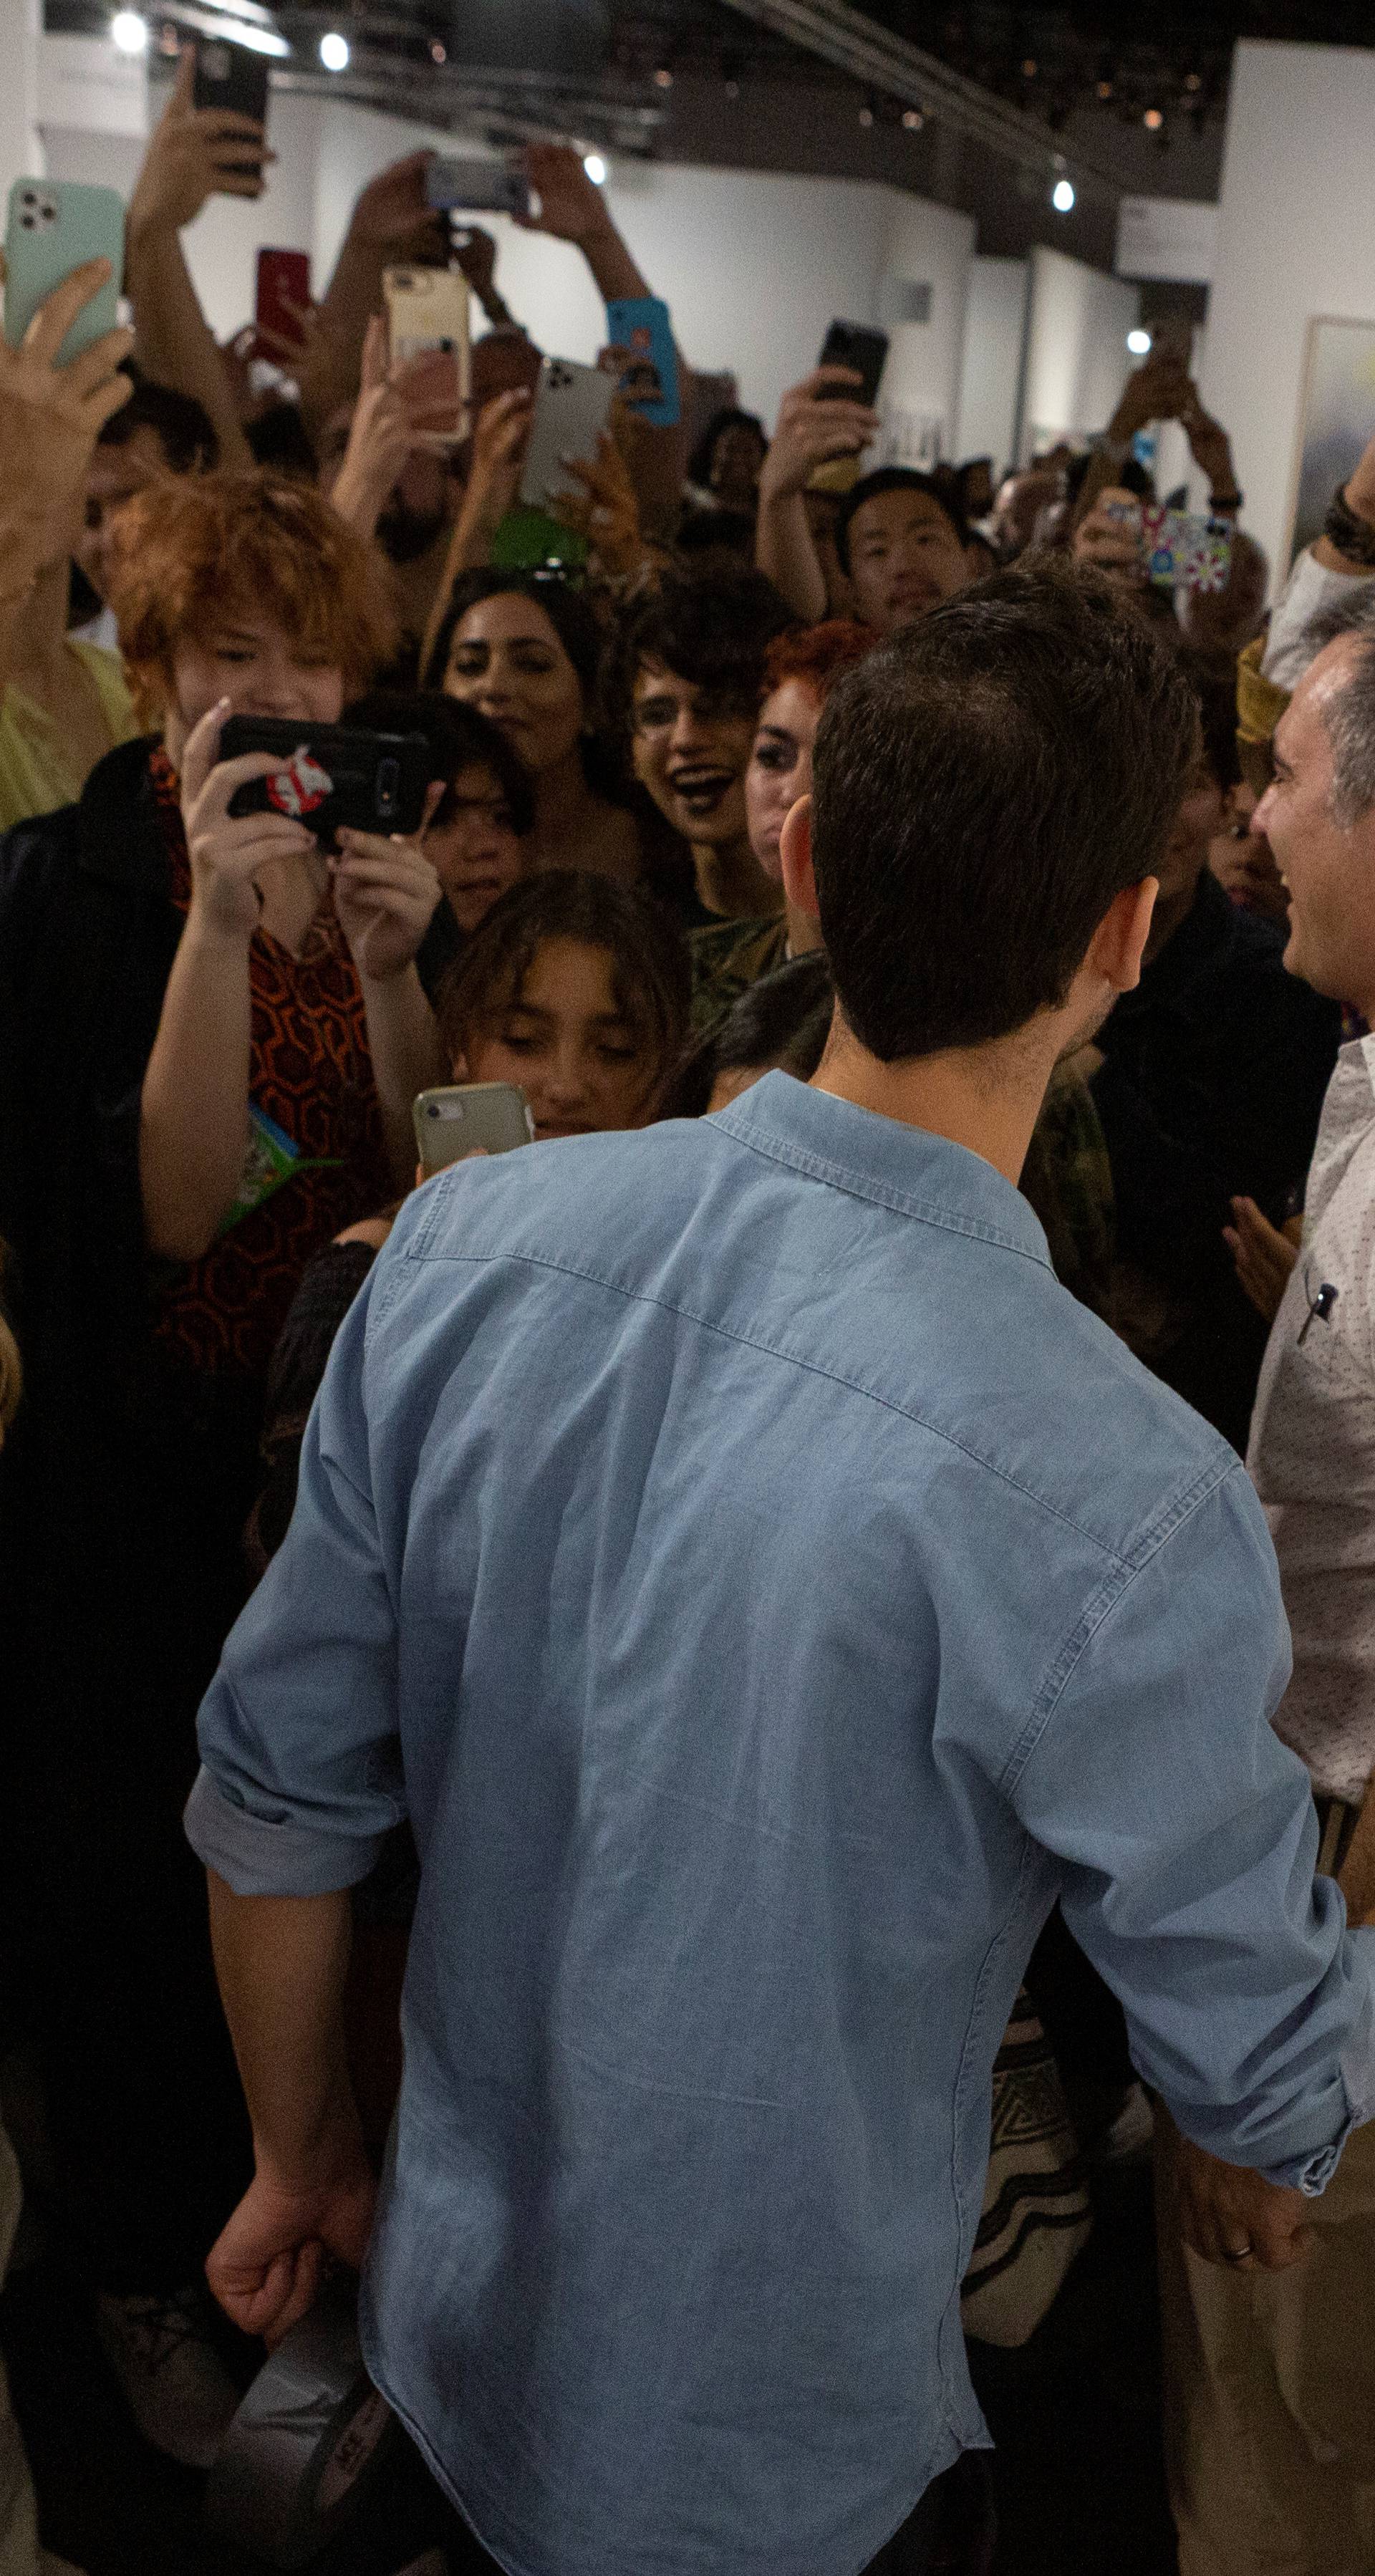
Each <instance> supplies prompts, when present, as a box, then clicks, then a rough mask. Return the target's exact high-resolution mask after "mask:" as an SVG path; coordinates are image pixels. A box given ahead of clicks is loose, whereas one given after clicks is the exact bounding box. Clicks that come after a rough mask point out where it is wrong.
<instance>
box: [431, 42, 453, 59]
mask: <svg viewBox="0 0 1375 2576" xmlns="http://www.w3.org/2000/svg"><path fill="white" fill-rule="evenodd" d="M448 59H449V48H448V46H447V45H441V43H440V41H439V38H438V36H436V37H435V40H434V42H433V44H432V45H431V47H430V60H431V62H432V63H447V61H448Z"/></svg>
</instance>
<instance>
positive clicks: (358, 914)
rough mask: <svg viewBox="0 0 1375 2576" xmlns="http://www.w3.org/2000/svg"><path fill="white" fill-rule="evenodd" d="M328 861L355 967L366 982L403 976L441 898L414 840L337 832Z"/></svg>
mask: <svg viewBox="0 0 1375 2576" xmlns="http://www.w3.org/2000/svg"><path fill="white" fill-rule="evenodd" d="M339 853H340V854H339V857H338V858H337V859H335V860H333V861H332V862H331V874H332V876H333V879H334V909H335V911H336V913H337V914H338V916H339V927H340V929H341V930H342V931H343V934H344V937H345V938H346V940H347V941H348V944H349V948H350V950H351V952H352V956H353V962H354V965H355V966H356V967H357V969H358V972H359V975H360V976H361V977H362V978H363V980H364V981H365V982H366V983H369V984H388V983H390V982H391V979H392V977H393V976H394V975H401V974H404V973H405V970H406V968H407V967H408V966H409V965H410V964H411V963H412V961H413V959H414V957H415V954H416V951H417V949H418V948H419V946H420V943H421V941H422V940H423V938H424V936H425V933H426V931H427V930H428V929H429V926H430V922H431V920H432V919H433V917H434V909H435V906H436V904H437V903H438V902H439V898H440V884H439V879H438V877H437V876H436V874H435V872H434V869H433V868H432V866H431V865H430V862H429V860H428V859H427V858H426V856H425V853H424V851H423V850H422V848H421V847H420V843H419V841H418V840H416V841H408V840H406V839H405V838H404V836H403V835H402V834H401V833H400V832H397V833H394V834H393V835H392V837H391V838H390V840H388V839H387V838H386V837H385V836H384V835H383V834H382V833H380V832H351V831H349V830H347V829H345V830H343V831H341V832H340V834H339Z"/></svg>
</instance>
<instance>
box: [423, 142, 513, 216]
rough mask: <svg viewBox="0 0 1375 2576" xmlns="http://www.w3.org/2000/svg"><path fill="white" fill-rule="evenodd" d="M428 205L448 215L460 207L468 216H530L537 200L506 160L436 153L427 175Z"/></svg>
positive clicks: (426, 196) (426, 194)
mask: <svg viewBox="0 0 1375 2576" xmlns="http://www.w3.org/2000/svg"><path fill="white" fill-rule="evenodd" d="M425 203H426V205H427V206H439V207H442V208H443V209H444V210H445V211H446V212H447V211H448V209H449V208H450V207H453V206H460V207H461V208H462V209H463V212H464V213H465V214H473V215H528V214H529V213H530V211H531V208H532V206H533V204H534V197H533V195H532V192H531V188H530V182H529V180H528V179H527V178H526V177H525V175H524V172H523V171H520V170H509V169H508V168H507V166H506V163H505V162H504V161H479V160H464V159H462V158H461V157H460V156H458V155H456V154H454V153H449V152H436V154H435V156H434V159H433V160H432V161H431V163H430V166H429V168H428V170H427V171H426V173H425Z"/></svg>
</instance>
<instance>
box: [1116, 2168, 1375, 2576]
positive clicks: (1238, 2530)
mask: <svg viewBox="0 0 1375 2576" xmlns="http://www.w3.org/2000/svg"><path fill="white" fill-rule="evenodd" d="M1157 2135H1158V2136H1159V2133H1157ZM1156 2181H1157V2207H1158V2214H1159V2222H1160V2288H1161V2306H1162V2314H1163V2327H1164V2359H1165V2450H1166V2466H1167V2472H1168V2476H1169V2485H1170V2502H1171V2505H1172V2507H1173V2510H1174V2517H1175V2523H1176V2527H1177V2529H1178V2532H1179V2566H1180V2576H1375V2124H1372V2125H1370V2126H1368V2127H1365V2128H1361V2129H1357V2130H1355V2131H1354V2133H1353V2134H1352V2136H1351V2137H1350V2138H1349V2139H1348V2140H1347V2143H1346V2147H1345V2149H1344V2150H1343V2153H1342V2158H1341V2162H1340V2163H1339V2165H1338V2167H1337V2170H1336V2172H1335V2174H1334V2175H1333V2177H1332V2180H1331V2182H1330V2183H1329V2184H1328V2186H1327V2189H1326V2191H1325V2192H1323V2193H1322V2194H1321V2196H1320V2197H1319V2198H1318V2199H1316V2200H1315V2201H1313V2202H1312V2204H1311V2211H1310V2215H1311V2222H1312V2227H1313V2233H1314V2245H1313V2251H1312V2253H1311V2255H1310V2257H1309V2259H1308V2261H1307V2262H1306V2263H1300V2264H1296V2265H1295V2266H1294V2267H1293V2269H1292V2270H1291V2271H1288V2272H1256V2271H1247V2272H1233V2271H1228V2270H1227V2269H1226V2268H1225V2267H1224V2266H1223V2265H1221V2264H1214V2263H1205V2262H1203V2261H1202V2260H1201V2258H1200V2257H1199V2256H1198V2255H1196V2254H1192V2253H1190V2251H1189V2249H1188V2247H1187V2246H1186V2245H1185V2244H1184V2243H1183V2242H1182V2240H1181V2238H1180V2234H1179V2223H1178V2217H1177V2214H1176V2211H1175V2207H1174V2190H1173V2163H1172V2151H1171V2146H1170V2143H1169V2140H1168V2137H1166V2138H1165V2139H1164V2140H1163V2141H1161V2142H1160V2143H1159V2145H1158V2151H1157V2167H1156Z"/></svg>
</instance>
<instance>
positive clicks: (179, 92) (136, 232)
mask: <svg viewBox="0 0 1375 2576" xmlns="http://www.w3.org/2000/svg"><path fill="white" fill-rule="evenodd" d="M195 78H196V57H195V49H194V47H193V46H191V45H184V46H183V47H182V52H181V60H180V61H179V63H178V64H177V77H176V81H175V84H174V86H173V90H172V95H171V97H170V98H169V100H168V102H167V105H166V107H165V108H164V110H163V113H162V116H161V118H160V120H159V122H158V124H157V125H156V126H155V128H154V130H153V137H152V140H151V142H150V143H149V146H148V149H147V152H146V153H145V155H144V160H143V167H142V169H141V170H140V172H139V174H138V179H137V181H136V183H135V186H134V193H133V196H132V197H131V198H130V200H129V238H130V240H131V242H137V241H138V240H139V238H140V237H141V236H142V235H145V234H147V233H156V232H181V231H182V229H183V228H184V226H185V225H187V224H189V223H192V222H194V220H195V218H196V216H197V215H198V214H199V213H200V211H201V208H202V206H203V205H204V204H205V202H206V199H207V198H208V197H212V196H222V197H260V196H261V195H262V193H263V173H264V171H265V170H266V169H267V168H268V166H269V164H270V163H271V162H273V161H275V159H276V157H277V156H276V154H275V152H270V151H269V150H268V148H267V138H266V135H265V134H264V132H263V129H262V127H261V125H259V124H258V123H257V121H256V119H255V118H253V117H251V116H240V115H238V114H237V113H236V112H235V111H234V110H232V109H229V108H219V107H197V106H196V105H195V104H194V91H195Z"/></svg>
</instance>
